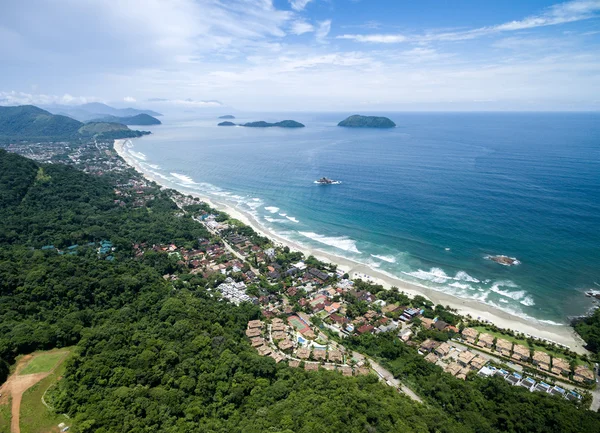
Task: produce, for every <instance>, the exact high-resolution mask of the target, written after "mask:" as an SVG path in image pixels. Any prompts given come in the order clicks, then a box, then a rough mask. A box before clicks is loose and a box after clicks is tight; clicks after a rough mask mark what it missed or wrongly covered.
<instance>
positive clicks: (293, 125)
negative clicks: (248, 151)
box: [242, 120, 304, 128]
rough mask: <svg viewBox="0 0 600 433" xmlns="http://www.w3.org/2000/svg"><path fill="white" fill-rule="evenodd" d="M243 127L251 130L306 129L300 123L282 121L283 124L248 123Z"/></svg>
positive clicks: (262, 121) (261, 121)
mask: <svg viewBox="0 0 600 433" xmlns="http://www.w3.org/2000/svg"><path fill="white" fill-rule="evenodd" d="M242 126H247V127H249V128H273V127H279V128H304V125H303V124H302V123H300V122H296V121H295V120H282V121H281V122H275V123H269V122H265V121H264V120H260V121H258V122H248V123H244V124H242Z"/></svg>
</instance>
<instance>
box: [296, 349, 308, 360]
mask: <svg viewBox="0 0 600 433" xmlns="http://www.w3.org/2000/svg"><path fill="white" fill-rule="evenodd" d="M296 357H297V358H300V359H308V358H309V357H310V348H308V347H301V348H300V349H298V350H297V351H296Z"/></svg>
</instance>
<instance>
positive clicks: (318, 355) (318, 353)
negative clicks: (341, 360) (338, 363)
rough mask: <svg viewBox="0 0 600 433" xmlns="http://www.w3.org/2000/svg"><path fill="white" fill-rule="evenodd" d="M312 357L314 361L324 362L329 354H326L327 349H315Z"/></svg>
mask: <svg viewBox="0 0 600 433" xmlns="http://www.w3.org/2000/svg"><path fill="white" fill-rule="evenodd" d="M312 356H313V358H314V359H316V360H317V361H319V360H324V359H325V357H326V356H327V353H326V352H325V349H314V350H313V353H312Z"/></svg>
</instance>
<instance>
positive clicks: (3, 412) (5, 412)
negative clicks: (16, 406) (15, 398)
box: [0, 398, 12, 433]
mask: <svg viewBox="0 0 600 433" xmlns="http://www.w3.org/2000/svg"><path fill="white" fill-rule="evenodd" d="M11 407H12V399H11V398H9V399H8V402H7V403H6V404H0V433H10V419H11V417H10V410H11Z"/></svg>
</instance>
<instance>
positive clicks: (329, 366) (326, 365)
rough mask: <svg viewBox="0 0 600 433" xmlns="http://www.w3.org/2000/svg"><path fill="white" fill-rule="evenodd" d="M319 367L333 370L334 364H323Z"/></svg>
mask: <svg viewBox="0 0 600 433" xmlns="http://www.w3.org/2000/svg"><path fill="white" fill-rule="evenodd" d="M321 368H323V370H327V371H333V370H335V365H333V364H323V365H322V366H321Z"/></svg>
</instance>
